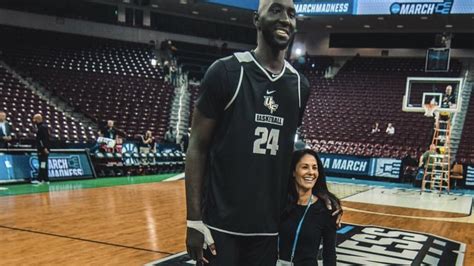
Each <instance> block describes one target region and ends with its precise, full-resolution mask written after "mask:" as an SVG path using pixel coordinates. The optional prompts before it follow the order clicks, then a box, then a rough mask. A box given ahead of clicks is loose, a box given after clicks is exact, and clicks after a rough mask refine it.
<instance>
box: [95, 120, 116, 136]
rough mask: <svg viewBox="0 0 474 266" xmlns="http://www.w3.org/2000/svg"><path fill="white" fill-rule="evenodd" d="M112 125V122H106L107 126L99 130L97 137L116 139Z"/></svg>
mask: <svg viewBox="0 0 474 266" xmlns="http://www.w3.org/2000/svg"><path fill="white" fill-rule="evenodd" d="M114 124H115V122H114V121H113V120H108V121H107V126H106V127H105V128H102V129H101V130H100V132H99V135H100V136H102V137H104V138H108V139H113V140H115V139H116V138H117V130H115V127H114Z"/></svg>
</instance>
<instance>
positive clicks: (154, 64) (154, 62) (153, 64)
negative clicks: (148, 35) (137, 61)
mask: <svg viewBox="0 0 474 266" xmlns="http://www.w3.org/2000/svg"><path fill="white" fill-rule="evenodd" d="M157 63H158V62H157V61H156V59H155V58H153V59H151V65H152V66H156V64H157Z"/></svg>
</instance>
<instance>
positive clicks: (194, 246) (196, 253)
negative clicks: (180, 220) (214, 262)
mask: <svg viewBox="0 0 474 266" xmlns="http://www.w3.org/2000/svg"><path fill="white" fill-rule="evenodd" d="M187 225H188V228H187V231H186V248H187V251H188V254H189V256H190V257H191V259H193V260H195V261H197V262H204V263H209V260H207V259H206V258H205V257H204V256H203V248H204V249H207V248H208V247H209V250H210V251H211V253H212V255H214V256H215V255H217V252H216V246H215V244H214V239H213V238H212V235H211V231H209V229H208V228H207V226H206V225H205V224H204V223H203V222H202V221H187Z"/></svg>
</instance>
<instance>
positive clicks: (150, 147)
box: [141, 130, 155, 153]
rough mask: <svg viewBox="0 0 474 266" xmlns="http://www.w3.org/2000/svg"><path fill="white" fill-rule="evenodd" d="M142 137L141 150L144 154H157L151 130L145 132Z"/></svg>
mask: <svg viewBox="0 0 474 266" xmlns="http://www.w3.org/2000/svg"><path fill="white" fill-rule="evenodd" d="M141 137H142V147H141V150H142V152H144V153H149V152H155V138H154V137H153V135H152V132H151V131H150V130H147V131H146V132H145V135H144V136H141Z"/></svg>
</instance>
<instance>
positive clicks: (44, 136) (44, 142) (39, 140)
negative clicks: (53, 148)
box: [36, 123, 50, 153]
mask: <svg viewBox="0 0 474 266" xmlns="http://www.w3.org/2000/svg"><path fill="white" fill-rule="evenodd" d="M37 126H38V132H36V149H38V152H40V153H42V152H43V150H44V148H46V149H48V151H49V149H50V143H49V130H48V126H47V125H46V124H45V123H40V124H38V125H37Z"/></svg>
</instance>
